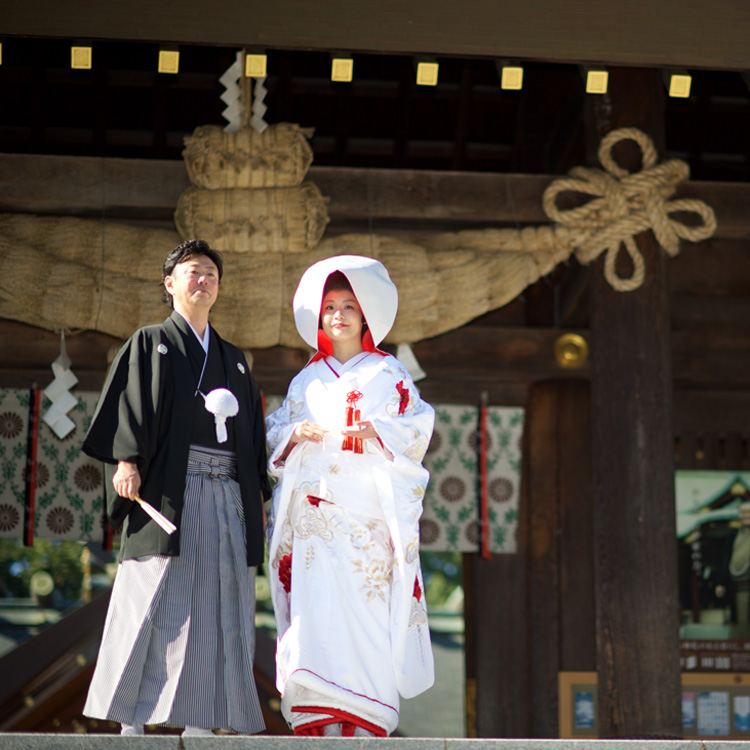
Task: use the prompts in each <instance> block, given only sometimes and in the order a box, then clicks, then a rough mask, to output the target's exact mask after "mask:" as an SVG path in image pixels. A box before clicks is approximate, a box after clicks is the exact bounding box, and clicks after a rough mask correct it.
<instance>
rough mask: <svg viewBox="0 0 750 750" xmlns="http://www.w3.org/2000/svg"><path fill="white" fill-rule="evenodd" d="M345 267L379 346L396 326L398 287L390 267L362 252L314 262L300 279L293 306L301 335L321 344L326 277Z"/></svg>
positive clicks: (309, 340)
mask: <svg viewBox="0 0 750 750" xmlns="http://www.w3.org/2000/svg"><path fill="white" fill-rule="evenodd" d="M334 271H341V273H343V274H344V276H346V278H347V279H348V280H349V283H350V284H351V285H352V290H353V291H354V294H355V296H356V297H357V301H358V302H359V306H360V308H361V309H362V314H363V315H364V317H365V320H366V321H367V325H368V327H369V329H370V333H371V334H372V340H373V342H374V344H375V346H377V345H378V344H379V343H380V342H381V341H382V340H383V339H384V338H385V337H386V336H387V335H388V332H389V331H390V330H391V328H392V327H393V322H394V321H395V320H396V313H397V312H398V290H397V289H396V285H395V284H394V283H393V282H392V281H391V277H390V276H389V275H388V270H387V269H386V267H385V266H384V265H383V264H382V263H381V262H380V261H378V260H375V259H374V258H367V257H365V256H362V255H335V256H334V257H332V258H326V259H325V260H320V261H318V262H317V263H315V264H313V265H312V266H310V268H308V269H307V271H305V273H304V274H303V275H302V278H301V279H300V282H299V286H298V287H297V291H296V292H295V293H294V300H293V302H292V307H293V309H294V323H295V325H296V326H297V330H298V331H299V335H300V336H302V338H303V339H304V340H305V342H306V343H307V344H308V345H309V346H311V347H312V348H313V349H316V350H317V348H318V318H319V316H320V306H321V304H322V303H323V288H324V287H325V283H326V279H327V278H328V277H329V276H330V275H331V274H332V273H333V272H334Z"/></svg>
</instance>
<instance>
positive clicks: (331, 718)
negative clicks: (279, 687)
mask: <svg viewBox="0 0 750 750" xmlns="http://www.w3.org/2000/svg"><path fill="white" fill-rule="evenodd" d="M292 711H294V712H295V713H305V714H328V716H327V717H326V718H325V719H318V720H316V721H308V722H307V723H306V724H302V725H301V726H298V727H295V728H294V733H295V734H296V735H303V736H311V737H322V736H323V728H324V727H327V726H328V725H329V724H341V730H342V731H341V734H342V736H344V737H353V736H354V727H360V729H366V730H367V731H368V732H372V733H373V734H374V735H375V736H376V737H387V736H388V733H387V732H386V731H385V729H383V727H379V726H378V725H377V724H373V723H371V722H369V721H366V720H365V719H363V718H361V717H360V716H355V715H354V714H350V713H349V712H348V711H342V710H341V709H339V708H330V707H324V706H292Z"/></svg>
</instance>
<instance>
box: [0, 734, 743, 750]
mask: <svg viewBox="0 0 750 750" xmlns="http://www.w3.org/2000/svg"><path fill="white" fill-rule="evenodd" d="M743 747H745V748H747V747H750V745H749V744H748V743H745V742H737V741H736V740H735V741H728V740H710V739H706V740H596V739H593V740H590V739H583V740H582V739H576V740H531V739H529V740H524V739H513V740H508V739H457V738H447V739H442V738H437V737H429V738H419V737H390V738H388V739H374V738H373V739H362V738H349V737H347V738H341V737H326V738H318V737H314V738H313V737H279V736H272V735H254V736H216V737H180V736H179V735H153V734H150V735H145V736H143V737H121V736H120V735H111V734H110V735H107V734H98V735H97V734H85V735H84V734H31V733H0V750H329V749H330V750H641V749H642V750H741V748H743Z"/></svg>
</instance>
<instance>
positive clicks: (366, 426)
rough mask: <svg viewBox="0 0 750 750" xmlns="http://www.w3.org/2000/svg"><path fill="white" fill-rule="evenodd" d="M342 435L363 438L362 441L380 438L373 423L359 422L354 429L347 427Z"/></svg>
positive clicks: (342, 431)
mask: <svg viewBox="0 0 750 750" xmlns="http://www.w3.org/2000/svg"><path fill="white" fill-rule="evenodd" d="M341 434H342V435H350V436H351V437H357V438H361V439H362V440H367V439H368V438H377V437H379V435H378V433H377V432H375V428H374V427H373V425H372V422H357V424H356V425H354V427H346V428H345V429H343V430H341Z"/></svg>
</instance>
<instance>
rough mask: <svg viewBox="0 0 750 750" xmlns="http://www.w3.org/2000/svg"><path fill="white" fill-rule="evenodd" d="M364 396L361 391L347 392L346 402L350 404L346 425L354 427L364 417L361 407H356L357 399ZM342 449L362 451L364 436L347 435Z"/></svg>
mask: <svg viewBox="0 0 750 750" xmlns="http://www.w3.org/2000/svg"><path fill="white" fill-rule="evenodd" d="M361 398H362V394H361V393H360V392H359V391H349V393H347V394H346V403H347V404H349V406H347V407H346V426H347V427H354V425H355V424H356V423H357V422H359V420H360V419H361V418H362V414H361V412H360V410H359V409H357V408H355V405H356V403H357V401H359V400H360V399H361ZM341 449H342V450H345V451H354V452H355V453H362V438H358V437H354V436H352V435H347V436H346V437H345V438H344V442H343V443H342V444H341Z"/></svg>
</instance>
